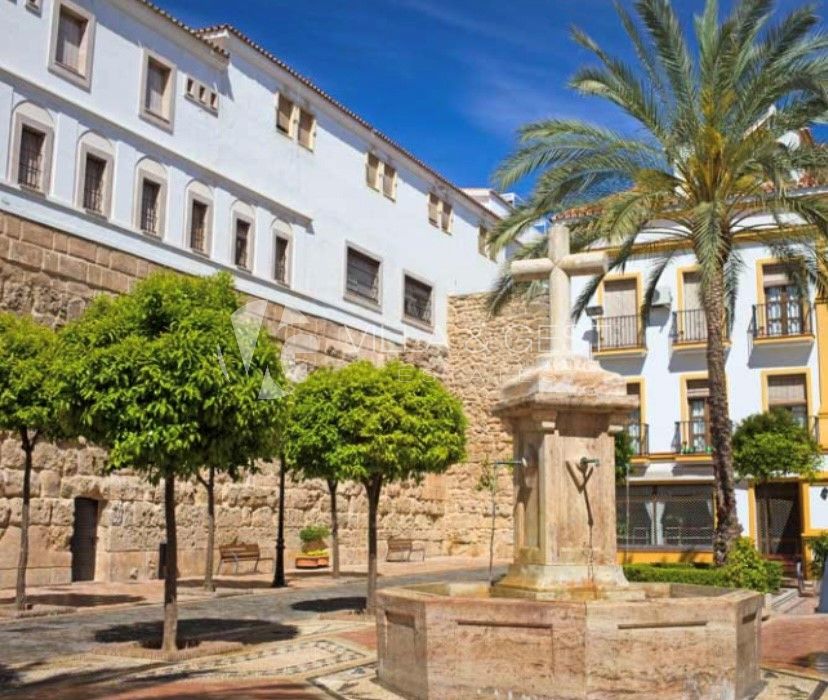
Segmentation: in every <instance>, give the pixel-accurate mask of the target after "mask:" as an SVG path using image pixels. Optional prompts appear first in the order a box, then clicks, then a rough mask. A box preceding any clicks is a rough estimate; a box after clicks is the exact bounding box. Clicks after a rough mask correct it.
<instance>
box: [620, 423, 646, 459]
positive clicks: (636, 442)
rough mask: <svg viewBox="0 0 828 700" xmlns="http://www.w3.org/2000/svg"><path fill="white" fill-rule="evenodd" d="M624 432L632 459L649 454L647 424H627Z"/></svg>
mask: <svg viewBox="0 0 828 700" xmlns="http://www.w3.org/2000/svg"><path fill="white" fill-rule="evenodd" d="M626 430H627V435H629V437H630V447H631V448H632V453H633V457H642V456H644V455H648V454H650V426H649V425H648V424H647V423H629V424H628V425H627V429H626Z"/></svg>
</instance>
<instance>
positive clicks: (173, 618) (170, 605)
mask: <svg viewBox="0 0 828 700" xmlns="http://www.w3.org/2000/svg"><path fill="white" fill-rule="evenodd" d="M164 522H165V525H166V528H167V558H166V571H165V575H164V639H163V643H162V646H161V648H162V650H163V651H164V652H165V653H167V654H171V653H172V652H174V651H175V650H176V649H178V644H177V642H178V540H177V536H176V530H175V476H174V475H173V474H167V476H166V477H164Z"/></svg>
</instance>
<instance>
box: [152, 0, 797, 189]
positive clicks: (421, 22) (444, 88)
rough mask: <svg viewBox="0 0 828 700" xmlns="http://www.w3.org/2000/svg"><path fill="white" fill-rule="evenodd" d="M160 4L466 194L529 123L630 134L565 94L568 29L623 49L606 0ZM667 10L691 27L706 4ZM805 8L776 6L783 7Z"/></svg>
mask: <svg viewBox="0 0 828 700" xmlns="http://www.w3.org/2000/svg"><path fill="white" fill-rule="evenodd" d="M156 2H157V3H158V4H159V5H161V6H162V7H163V8H164V9H166V10H168V11H169V12H171V13H172V14H173V15H174V16H176V17H178V18H180V19H182V20H183V21H185V22H186V23H188V24H190V25H191V26H195V27H200V26H206V25H209V24H218V23H225V22H226V23H229V24H233V25H235V26H237V27H238V28H239V29H241V30H242V31H243V32H244V33H245V34H247V35H249V36H250V37H251V38H253V39H254V40H255V41H256V42H258V43H259V44H261V45H263V46H265V47H266V48H267V49H269V50H270V51H271V52H272V53H274V54H276V55H277V56H279V57H280V58H281V59H283V60H284V61H286V62H287V63H289V64H290V65H292V66H293V67H294V68H295V69H297V70H298V71H300V72H301V73H303V74H305V75H306V76H308V77H309V78H310V79H311V80H313V81H314V82H316V83H317V84H318V85H320V86H321V87H322V88H323V89H325V90H326V91H327V92H329V93H330V94H332V95H333V96H335V97H336V98H337V99H339V100H340V101H342V102H344V103H345V104H346V105H348V106H349V107H350V108H351V109H353V110H354V111H355V112H357V113H358V114H360V115H362V116H363V117H365V118H366V119H367V120H368V121H369V122H371V123H372V124H373V125H374V126H376V127H377V128H378V129H380V130H381V131H384V132H385V133H387V134H388V135H389V136H391V137H392V138H394V139H395V140H397V141H399V142H400V143H401V144H403V145H404V146H406V147H407V148H408V149H410V150H411V151H413V152H414V153H415V154H417V155H418V156H419V157H420V158H422V159H423V160H425V161H426V162H427V163H429V164H430V165H432V166H433V167H435V168H436V169H437V170H439V171H440V172H441V173H443V174H444V175H445V176H446V177H448V178H449V179H450V180H452V181H453V182H455V183H457V184H458V185H461V186H485V185H489V184H491V173H492V171H493V170H494V168H495V167H496V166H497V164H498V162H499V161H500V160H501V159H502V158H503V157H504V156H505V155H506V154H508V153H509V151H510V148H511V147H512V145H513V144H514V133H515V129H516V128H517V127H518V126H520V124H522V123H525V122H527V121H531V120H534V119H538V118H542V117H548V116H557V117H577V118H583V119H589V120H591V121H595V122H599V123H603V124H607V125H610V126H616V127H619V128H631V127H632V125H631V124H629V123H628V122H625V121H624V120H623V118H622V117H621V116H620V115H619V114H618V113H616V112H614V111H613V110H612V109H609V108H608V107H607V106H606V104H605V103H603V102H602V101H597V100H594V99H587V98H582V97H579V96H578V95H575V94H574V93H573V92H572V91H570V90H569V89H568V88H567V87H566V83H567V80H568V78H569V77H570V76H571V75H572V73H573V72H574V71H575V69H577V68H578V67H579V66H580V65H582V64H583V63H584V62H585V61H586V60H587V59H588V56H587V55H586V52H584V51H583V50H581V49H579V48H578V47H576V46H575V45H574V44H573V43H572V41H571V40H570V38H569V28H570V27H571V26H572V25H573V24H574V25H577V26H579V27H581V28H583V29H586V30H587V32H588V33H589V34H591V35H592V36H593V37H594V38H595V39H597V40H598V41H599V43H601V44H602V45H603V46H604V47H605V48H606V49H609V50H613V51H623V50H624V49H625V48H626V41H625V36H624V33H623V30H622V28H621V27H620V25H619V23H618V19H617V16H616V15H615V12H614V10H613V9H612V6H611V3H610V2H609V0H511V2H503V0H300V1H298V2H297V0H290V1H288V0H244V2H235V3H230V2H227V0H195V1H194V0H156ZM674 3H675V5H676V7H678V8H679V9H680V11H681V12H682V14H683V15H684V17H685V18H686V19H688V20H689V19H690V18H691V17H692V14H693V12H697V11H699V10H700V9H701V7H702V6H703V2H702V0H674ZM727 4H728V2H727V0H723V1H722V5H725V6H726V5H727ZM801 4H802V0H778V5H779V7H780V9H782V10H785V9H790V8H793V7H796V6H798V5H801Z"/></svg>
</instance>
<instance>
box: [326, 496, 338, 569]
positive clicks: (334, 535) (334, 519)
mask: <svg viewBox="0 0 828 700" xmlns="http://www.w3.org/2000/svg"><path fill="white" fill-rule="evenodd" d="M338 485H339V484H338V482H337V481H336V480H334V479H328V493H330V494H331V571H332V576H333V577H334V578H339V516H338V514H337V512H336V488H337V486H338Z"/></svg>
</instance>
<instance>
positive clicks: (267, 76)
mask: <svg viewBox="0 0 828 700" xmlns="http://www.w3.org/2000/svg"><path fill="white" fill-rule="evenodd" d="M0 31H2V34H3V37H4V41H3V49H2V52H0V144H2V145H3V149H4V153H3V164H4V176H3V178H2V180H0V188H2V193H3V207H4V209H5V210H7V211H10V212H16V213H20V214H23V215H25V216H26V217H28V218H32V219H34V220H37V221H38V222H41V223H43V224H46V225H51V226H55V227H57V228H60V229H61V230H65V231H67V232H70V233H72V234H74V235H77V236H79V237H82V238H86V239H88V240H92V241H95V242H99V243H104V244H106V245H110V246H112V247H114V248H117V249H119V250H123V251H125V252H128V253H133V254H136V255H139V256H141V257H143V258H146V259H147V260H150V261H154V262H157V263H159V264H161V265H165V266H168V267H171V268H173V269H177V270H181V271H184V272H189V273H194V274H205V273H210V272H213V271H216V270H229V271H231V272H232V273H233V274H234V275H235V276H236V278H237V280H238V286H239V289H240V290H242V291H244V292H248V293H250V294H254V295H256V296H257V297H260V298H264V299H267V300H269V301H273V302H277V303H281V304H284V305H286V306H289V307H290V308H292V309H295V310H296V311H298V312H302V313H311V314H313V315H315V316H321V317H323V318H327V319H330V320H331V321H334V322H338V323H342V324H346V325H347V326H349V327H353V328H356V329H359V330H363V331H367V332H370V333H373V334H375V335H377V336H381V337H383V338H386V339H388V340H390V341H393V342H401V341H402V340H403V339H404V338H413V339H416V340H421V341H425V342H429V343H445V320H446V300H447V297H448V296H449V295H450V294H458V293H460V294H462V293H468V292H472V291H481V290H484V289H486V288H487V286H488V285H489V284H490V281H491V279H492V277H493V276H494V274H495V271H496V269H497V267H496V264H495V262H494V261H493V260H491V259H490V258H489V256H487V255H485V254H479V253H478V248H479V245H478V241H479V239H480V236H481V231H484V230H485V229H487V228H489V227H490V226H491V225H492V224H493V222H494V221H495V215H494V214H493V213H492V211H491V210H490V209H488V208H487V207H486V206H484V205H483V204H481V203H480V202H479V201H478V200H476V199H474V198H473V197H471V196H469V195H467V194H466V193H465V192H463V191H462V190H460V189H458V188H456V187H454V186H453V185H451V184H450V183H449V182H447V181H446V180H445V179H444V178H442V177H441V176H439V175H438V174H437V173H435V172H434V171H432V170H431V169H429V168H428V167H427V166H425V165H424V164H422V163H421V162H420V161H418V160H417V159H416V158H414V157H413V156H411V155H410V154H409V153H407V152H406V151H404V150H403V149H402V148H400V147H399V146H397V145H396V144H394V143H393V142H392V141H391V140H390V139H389V138H388V137H386V136H384V135H382V134H380V133H379V132H378V131H377V130H376V129H373V128H372V127H371V126H370V125H368V124H366V123H365V122H363V121H362V120H361V119H359V118H358V117H356V115H354V114H353V113H351V112H350V111H349V110H347V109H346V108H345V107H343V106H341V105H339V104H338V103H337V102H335V101H334V100H333V99H332V98H330V97H329V96H327V95H326V94H325V93H323V92H322V91H321V90H320V89H319V88H316V87H315V86H313V85H312V84H311V83H310V82H309V81H307V80H306V79H304V78H302V77H301V76H299V75H298V74H296V73H295V72H294V71H293V70H292V69H290V68H289V67H287V66H285V65H284V64H282V63H281V62H279V61H278V59H276V58H274V57H272V56H271V55H270V54H268V53H267V52H266V51H265V50H264V49H262V48H260V47H257V46H256V45H254V44H253V43H252V42H251V41H250V40H248V39H247V38H246V37H244V36H243V35H241V34H239V33H238V32H236V31H235V30H234V29H232V28H229V27H225V28H215V29H211V30H207V31H203V32H198V33H197V32H195V31H193V30H190V29H188V28H186V27H184V26H183V25H181V24H180V23H178V22H177V21H175V20H173V19H172V18H170V17H169V16H167V15H166V14H164V13H163V12H161V11H160V10H158V9H156V8H154V7H153V6H152V5H150V4H148V3H145V2H143V1H142V0H37V1H32V2H26V1H25V0H20V1H19V2H17V3H11V2H9V3H4V4H3V5H2V7H0ZM406 300H407V302H406Z"/></svg>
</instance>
